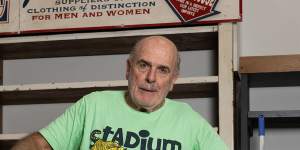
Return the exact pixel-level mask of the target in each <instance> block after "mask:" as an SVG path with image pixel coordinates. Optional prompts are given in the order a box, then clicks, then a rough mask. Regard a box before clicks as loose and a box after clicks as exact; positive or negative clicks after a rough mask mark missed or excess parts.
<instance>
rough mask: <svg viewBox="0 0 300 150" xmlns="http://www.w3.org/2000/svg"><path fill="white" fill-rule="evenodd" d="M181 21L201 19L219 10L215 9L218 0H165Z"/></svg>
mask: <svg viewBox="0 0 300 150" xmlns="http://www.w3.org/2000/svg"><path fill="white" fill-rule="evenodd" d="M167 2H168V4H169V5H170V6H171V8H172V9H173V11H174V12H175V13H176V14H177V16H178V17H179V19H181V21H183V22H191V21H194V20H199V19H203V18H206V17H209V16H212V15H215V14H218V13H220V12H218V11H215V10H214V9H215V7H216V5H217V3H218V0H167Z"/></svg>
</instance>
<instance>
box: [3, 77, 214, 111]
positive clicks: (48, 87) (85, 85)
mask: <svg viewBox="0 0 300 150" xmlns="http://www.w3.org/2000/svg"><path fill="white" fill-rule="evenodd" d="M217 83H218V76H206V77H189V78H179V79H178V80H177V81H176V83H175V86H174V89H173V91H172V92H170V93H169V95H168V97H170V98H196V97H214V96H216V95H217V91H218V90H217ZM126 89H127V80H115V81H93V82H73V83H47V84H27V85H7V86H0V97H1V100H0V101H1V102H0V103H1V104H2V105H17V104H44V103H68V102H75V101H76V100H78V99H80V98H81V97H82V96H83V95H85V94H88V93H90V92H93V91H101V90H126Z"/></svg>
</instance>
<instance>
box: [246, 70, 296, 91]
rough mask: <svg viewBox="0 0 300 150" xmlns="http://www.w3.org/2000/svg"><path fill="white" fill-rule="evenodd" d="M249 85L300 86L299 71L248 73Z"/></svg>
mask: <svg viewBox="0 0 300 150" xmlns="http://www.w3.org/2000/svg"><path fill="white" fill-rule="evenodd" d="M248 78H249V86H250V87H253V88H255V87H287V86H300V71H297V72H274V73H249V74H248Z"/></svg>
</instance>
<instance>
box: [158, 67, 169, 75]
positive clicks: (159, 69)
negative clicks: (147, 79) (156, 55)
mask: <svg viewBox="0 0 300 150" xmlns="http://www.w3.org/2000/svg"><path fill="white" fill-rule="evenodd" d="M158 71H159V73H161V74H169V73H170V69H169V68H168V67H164V66H162V67H159V68H158Z"/></svg>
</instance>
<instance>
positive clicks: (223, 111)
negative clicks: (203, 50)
mask: <svg viewBox="0 0 300 150" xmlns="http://www.w3.org/2000/svg"><path fill="white" fill-rule="evenodd" d="M232 57H233V25H232V23H223V24H220V25H219V134H220V136H221V137H222V138H223V139H224V141H225V143H226V144H227V145H228V146H229V148H230V149H231V150H233V149H234V126H233V122H234V120H233V99H234V98H233V97H234V96H233V58H232Z"/></svg>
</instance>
